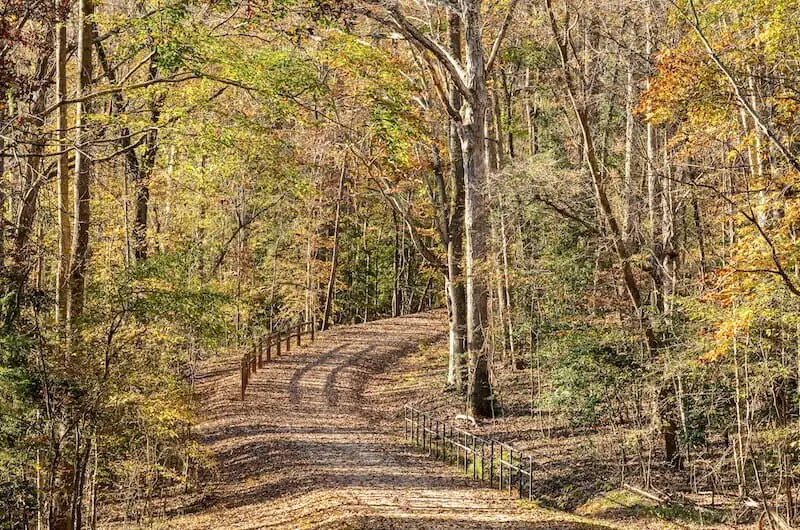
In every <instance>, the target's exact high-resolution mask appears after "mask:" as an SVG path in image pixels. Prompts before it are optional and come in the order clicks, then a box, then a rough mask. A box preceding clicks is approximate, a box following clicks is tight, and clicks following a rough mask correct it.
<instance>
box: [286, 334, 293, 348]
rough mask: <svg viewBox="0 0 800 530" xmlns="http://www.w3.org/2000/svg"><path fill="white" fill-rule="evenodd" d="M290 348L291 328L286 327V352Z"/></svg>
mask: <svg viewBox="0 0 800 530" xmlns="http://www.w3.org/2000/svg"><path fill="white" fill-rule="evenodd" d="M291 350H292V328H286V353H289V352H290V351H291Z"/></svg>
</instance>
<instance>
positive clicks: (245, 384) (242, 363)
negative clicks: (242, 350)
mask: <svg viewBox="0 0 800 530" xmlns="http://www.w3.org/2000/svg"><path fill="white" fill-rule="evenodd" d="M239 372H240V375H241V377H242V401H244V391H245V389H246V388H247V377H246V376H245V374H244V359H242V362H241V366H239Z"/></svg>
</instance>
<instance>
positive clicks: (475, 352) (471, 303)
mask: <svg viewBox="0 0 800 530" xmlns="http://www.w3.org/2000/svg"><path fill="white" fill-rule="evenodd" d="M481 3H482V2H481V0H466V1H464V2H463V6H464V10H463V23H464V41H465V44H466V85H467V86H468V88H469V101H468V102H467V105H465V106H464V109H463V111H462V141H461V144H462V150H463V154H464V184H465V188H466V191H465V198H464V225H465V231H466V240H467V252H466V275H467V347H468V349H469V356H470V381H469V405H470V410H471V412H472V414H473V415H474V416H478V417H488V416H491V415H492V413H493V406H492V388H491V385H490V381H489V359H488V352H487V351H486V330H487V326H488V324H489V320H488V302H489V282H488V280H487V278H488V276H489V274H488V272H489V271H488V270H487V266H488V257H489V256H488V240H489V233H488V231H489V202H488V197H487V190H488V179H487V177H488V168H487V164H486V143H485V141H484V138H483V135H484V131H485V128H486V117H487V116H486V113H487V111H488V108H487V84H486V55H485V52H484V48H483V42H482V33H481V29H482V28H481V24H482V20H481V13H480V8H481Z"/></svg>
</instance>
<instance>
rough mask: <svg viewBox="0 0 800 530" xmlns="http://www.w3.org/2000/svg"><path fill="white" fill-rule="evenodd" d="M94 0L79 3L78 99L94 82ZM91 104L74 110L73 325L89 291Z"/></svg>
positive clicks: (69, 312) (69, 313)
mask: <svg viewBox="0 0 800 530" xmlns="http://www.w3.org/2000/svg"><path fill="white" fill-rule="evenodd" d="M93 13H94V4H93V0H80V9H79V17H80V20H79V23H78V72H79V75H78V97H79V98H80V97H82V96H84V95H86V94H87V92H88V88H89V85H90V84H91V82H92V73H93V69H92V41H93V40H94V39H93V38H92V37H93V31H92V22H91V20H92V15H93ZM87 105H88V102H85V101H79V102H78V103H77V105H76V110H75V116H76V118H75V120H76V124H75V138H76V141H75V143H76V151H75V193H74V199H75V203H74V212H75V222H74V229H73V240H72V250H73V254H72V261H71V265H70V273H69V291H70V293H69V303H68V306H67V319H68V320H69V322H70V323H71V324H74V323H75V321H76V320H77V319H78V317H80V316H81V314H82V313H83V306H84V301H85V289H86V267H87V263H88V260H89V219H90V212H89V207H90V197H91V196H90V189H89V180H90V178H91V169H92V158H91V141H90V138H89V131H88V128H87V124H86V115H87V113H88V109H87Z"/></svg>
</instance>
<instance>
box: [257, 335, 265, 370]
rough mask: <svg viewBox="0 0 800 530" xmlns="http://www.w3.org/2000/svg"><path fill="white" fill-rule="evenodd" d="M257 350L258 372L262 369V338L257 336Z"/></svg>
mask: <svg viewBox="0 0 800 530" xmlns="http://www.w3.org/2000/svg"><path fill="white" fill-rule="evenodd" d="M257 348H258V368H259V370H260V369H261V368H264V339H263V337H261V335H259V336H258V342H257Z"/></svg>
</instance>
